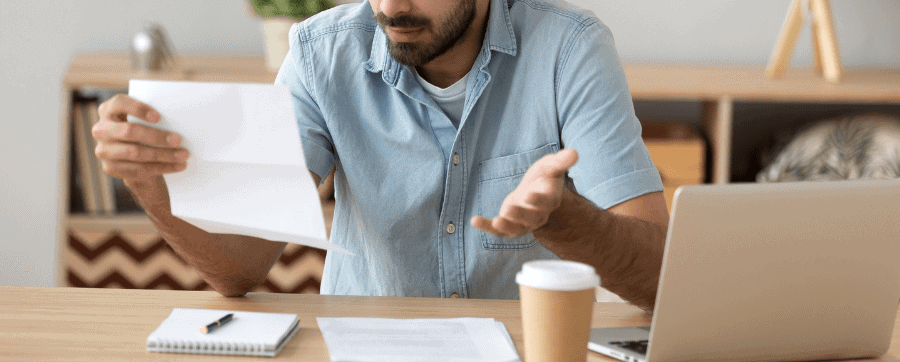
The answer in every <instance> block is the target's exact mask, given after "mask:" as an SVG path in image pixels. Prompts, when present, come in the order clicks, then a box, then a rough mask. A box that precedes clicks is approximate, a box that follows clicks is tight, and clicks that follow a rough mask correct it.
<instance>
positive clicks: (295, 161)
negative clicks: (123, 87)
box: [128, 80, 350, 254]
mask: <svg viewBox="0 0 900 362" xmlns="http://www.w3.org/2000/svg"><path fill="white" fill-rule="evenodd" d="M128 92H129V93H128V94H129V95H130V96H131V97H132V98H135V99H137V100H139V101H142V102H144V103H146V104H148V105H150V106H151V107H153V108H154V109H156V111H158V112H159V114H160V116H161V120H160V122H159V123H156V124H149V123H146V122H142V121H141V120H139V119H136V118H133V117H129V121H131V122H140V123H143V124H146V125H148V126H150V127H155V128H159V129H164V130H167V131H170V132H175V133H177V134H179V135H181V137H182V139H183V141H182V146H183V147H184V148H186V149H187V150H188V151H189V152H190V153H191V158H190V159H188V166H187V169H186V170H184V171H183V172H177V173H172V174H167V175H165V179H166V184H167V185H168V187H169V197H170V201H171V205H172V214H173V215H175V216H178V217H180V218H182V219H184V220H186V221H188V222H190V223H192V224H194V225H196V226H197V227H199V228H201V229H203V230H206V231H208V232H211V233H226V234H239V235H250V236H256V237H260V238H264V239H269V240H273V241H285V242H290V243H296V244H303V245H308V246H312V247H315V248H320V249H328V250H335V251H339V252H343V253H348V252H347V251H346V250H344V249H342V248H340V247H338V246H336V245H334V244H332V243H330V242H329V241H328V239H327V237H326V234H325V222H324V219H323V216H322V209H321V205H320V203H319V194H318V192H317V191H316V185H315V183H314V182H313V180H312V177H311V176H310V174H309V171H308V170H307V168H306V162H305V160H304V157H303V148H302V147H301V145H300V131H299V129H298V126H297V120H296V119H295V118H294V106H293V103H292V102H291V95H290V91H289V90H288V88H287V86H285V85H281V84H236V83H194V82H167V81H150V80H132V81H131V82H130V83H129V85H128ZM348 254H350V253H348Z"/></svg>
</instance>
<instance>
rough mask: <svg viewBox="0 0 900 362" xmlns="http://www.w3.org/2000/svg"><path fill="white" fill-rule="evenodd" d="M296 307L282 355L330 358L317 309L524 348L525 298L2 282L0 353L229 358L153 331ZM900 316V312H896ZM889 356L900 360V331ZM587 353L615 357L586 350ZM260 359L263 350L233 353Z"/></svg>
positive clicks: (600, 309)
mask: <svg viewBox="0 0 900 362" xmlns="http://www.w3.org/2000/svg"><path fill="white" fill-rule="evenodd" d="M175 307H182V308H210V309H233V310H244V311H258V312H277V313H296V314H298V315H299V316H300V331H299V332H297V335H295V336H294V338H293V339H291V341H290V342H289V343H288V344H287V346H285V348H284V350H282V351H281V353H280V354H279V355H278V356H277V357H276V359H283V360H294V361H297V360H302V361H329V360H330V359H329V357H328V351H327V348H326V346H325V341H324V340H323V339H322V334H321V333H320V332H319V328H318V325H317V324H316V317H383V318H455V317H481V318H494V319H496V320H498V321H501V322H503V323H504V324H505V325H506V328H507V329H508V330H509V333H510V335H511V337H512V339H513V342H514V343H515V345H516V349H517V350H518V351H519V355H520V356H522V355H524V353H523V349H522V348H523V344H522V323H521V316H520V314H519V313H520V312H519V302H518V301H514V300H513V301H510V300H478V299H469V300H466V299H431V298H394V297H350V296H323V295H311V294H270V293H249V294H247V296H245V297H240V298H226V297H223V296H221V295H219V294H218V293H215V292H185V291H160V290H121V289H86V288H31V287H9V286H0V360H2V361H39V360H57V361H91V362H95V361H106V360H128V361H132V360H165V361H174V360H223V359H222V357H221V356H209V355H187V354H185V355H183V354H171V353H150V352H146V340H147V336H148V335H149V334H150V332H152V331H153V330H154V329H156V327H157V326H159V324H160V323H161V322H162V321H163V319H165V318H166V317H167V316H168V315H169V313H170V312H171V311H172V308H175ZM898 321H900V319H898ZM649 323H650V315H649V314H646V313H644V312H642V311H640V310H639V309H637V308H634V307H632V306H629V305H625V304H620V303H596V304H595V305H594V318H593V323H592V326H593V327H614V326H629V325H642V324H649ZM898 330H900V328H897V326H896V323H895V328H894V335H893V340H892V341H893V343H892V344H891V349H890V351H889V352H888V354H887V355H885V356H884V357H882V359H881V360H883V361H900V346H898V345H900V343H898V340H900V334H898V332H900V331H898ZM585 353H587V356H588V361H613V360H612V359H609V358H606V357H604V356H601V355H599V354H597V353H594V352H590V351H587V349H585ZM227 360H228V361H245V360H246V361H256V362H259V361H261V359H259V358H258V357H239V356H234V357H231V356H230V357H228V358H227Z"/></svg>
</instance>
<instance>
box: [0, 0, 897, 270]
mask: <svg viewBox="0 0 900 362" xmlns="http://www.w3.org/2000/svg"><path fill="white" fill-rule="evenodd" d="M0 1H2V4H0V46H2V49H0V111H2V113H0V122H2V124H3V125H4V126H5V127H4V128H3V129H2V130H0V285H32V286H51V285H55V284H56V281H55V276H56V271H55V267H56V260H55V255H56V245H55V242H56V230H55V228H56V224H55V222H56V205H57V201H58V200H56V193H57V191H56V190H57V180H58V179H59V177H58V174H57V173H58V166H59V164H58V162H59V160H57V155H58V144H57V139H58V132H59V124H58V122H59V121H58V120H59V113H60V107H59V100H60V87H59V83H60V80H61V78H62V75H63V73H64V71H65V67H66V65H67V63H68V60H69V58H70V57H71V56H72V54H73V53H75V52H76V51H120V52H124V51H127V49H128V47H127V44H128V40H129V39H130V38H131V36H132V35H133V34H134V33H135V32H137V31H138V30H140V29H141V27H142V25H143V24H145V23H146V22H151V21H152V22H156V23H159V24H161V25H162V26H163V27H164V28H165V29H166V31H167V32H168V34H169V37H170V38H171V39H172V41H173V43H174V47H175V50H176V51H177V52H225V53H254V54H262V52H263V41H262V31H261V30H260V28H259V24H258V21H257V20H256V19H254V18H253V17H251V16H249V15H248V13H247V11H246V6H247V5H246V2H245V0H181V1H176V0H154V1H140V2H139V1H125V0H78V1H62V0H55V1H41V2H33V1H11V0H10V1H8V0H0ZM573 2H574V3H576V4H578V5H581V6H584V7H587V8H590V9H592V10H593V11H594V12H595V13H596V14H597V15H598V16H599V17H600V18H601V19H602V20H603V21H604V22H605V23H606V24H607V25H609V26H610V28H611V29H612V30H613V32H614V34H615V36H616V43H617V46H618V49H619V52H620V54H621V56H622V58H623V60H625V61H627V62H666V63H673V62H679V63H700V64H752V65H760V66H761V65H763V64H765V62H766V61H767V60H768V56H769V54H770V52H771V48H772V46H773V44H774V41H775V37H776V35H777V33H778V31H779V29H780V28H781V23H782V20H783V16H784V13H785V12H786V10H787V4H788V1H787V0H754V1H746V0H745V1H737V0H731V1H723V0H690V1H663V0H643V1H634V0H573ZM833 3H834V8H835V9H834V10H835V16H836V18H837V28H838V34H839V36H840V39H841V43H840V46H841V50H842V52H843V56H844V62H845V65H847V66H849V67H852V66H870V65H879V66H891V67H900V22H896V21H894V19H897V18H898V17H900V2H898V1H895V0H866V1H864V2H862V1H851V0H835V1H834V2H833ZM863 4H864V5H865V6H863ZM802 36H803V38H802V39H801V41H800V42H799V43H798V53H797V61H798V62H802V63H804V64H806V63H809V53H810V52H809V40H808V38H809V37H808V33H806V34H804V35H802Z"/></svg>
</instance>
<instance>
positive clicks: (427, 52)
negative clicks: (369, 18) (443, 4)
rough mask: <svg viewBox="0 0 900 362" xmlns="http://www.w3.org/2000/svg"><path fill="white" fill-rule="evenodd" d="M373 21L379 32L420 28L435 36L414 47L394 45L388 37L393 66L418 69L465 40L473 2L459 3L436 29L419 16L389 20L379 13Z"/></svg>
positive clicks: (461, 0) (470, 22)
mask: <svg viewBox="0 0 900 362" xmlns="http://www.w3.org/2000/svg"><path fill="white" fill-rule="evenodd" d="M375 21H377V22H378V25H379V26H381V29H382V30H385V28H387V27H397V28H423V31H425V30H427V32H430V33H432V34H435V36H434V38H432V39H429V40H426V41H424V42H415V43H398V42H395V41H393V40H392V39H391V38H390V37H388V50H389V51H390V53H391V57H393V58H394V60H396V61H397V63H400V64H403V65H406V66H410V67H418V66H421V65H424V64H428V63H429V62H431V61H432V60H434V59H435V58H437V57H439V56H441V55H443V54H444V53H446V52H447V51H449V50H450V49H452V48H453V47H454V46H456V44H458V43H459V42H460V40H462V39H463V38H465V37H466V35H467V34H468V33H469V31H470V28H471V27H472V23H473V22H474V21H475V0H460V1H459V5H458V6H457V7H456V8H454V9H453V11H452V12H451V13H450V14H449V15H447V17H446V18H445V19H444V21H443V22H441V24H438V25H437V26H436V25H435V24H434V22H432V21H431V19H428V18H425V17H422V16H416V15H402V16H397V17H393V18H392V17H388V16H385V15H384V14H383V13H380V12H379V13H376V14H375ZM385 33H387V31H385Z"/></svg>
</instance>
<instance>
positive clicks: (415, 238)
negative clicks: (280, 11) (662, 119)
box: [276, 0, 662, 299]
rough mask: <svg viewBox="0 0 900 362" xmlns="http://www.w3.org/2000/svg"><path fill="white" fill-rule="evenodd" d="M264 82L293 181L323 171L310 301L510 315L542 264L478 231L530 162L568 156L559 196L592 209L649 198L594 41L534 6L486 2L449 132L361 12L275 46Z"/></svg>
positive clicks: (624, 109)
mask: <svg viewBox="0 0 900 362" xmlns="http://www.w3.org/2000/svg"><path fill="white" fill-rule="evenodd" d="M290 43H291V51H290V54H289V55H288V57H287V58H286V59H285V62H284V64H283V65H282V68H281V70H280V72H279V74H278V78H277V80H276V82H279V83H284V84H287V85H288V86H289V87H290V89H291V92H292V94H293V97H294V105H295V107H296V115H297V122H298V123H299V125H300V134H301V137H302V142H303V151H304V153H305V156H306V162H307V165H308V167H309V169H310V170H311V171H312V172H314V173H316V174H317V175H319V176H320V177H322V178H323V179H324V178H325V176H326V175H328V173H329V171H331V169H332V167H333V166H334V167H336V171H335V178H334V180H335V199H336V207H335V215H334V221H333V225H332V232H331V238H332V241H333V242H334V243H335V244H337V245H340V246H341V247H343V248H345V249H347V250H350V251H352V252H354V253H355V254H356V256H347V255H343V254H338V253H331V252H329V253H328V256H327V257H326V260H325V270H324V275H323V277H322V286H321V292H322V293H323V294H350V295H377V296H420V297H449V296H451V295H453V294H454V293H456V294H458V295H459V296H460V297H463V298H497V299H517V298H518V297H519V290H518V285H517V284H516V282H515V274H516V272H517V271H518V270H520V269H521V267H522V263H524V262H526V261H529V260H534V259H557V258H558V257H557V256H556V255H555V254H553V253H552V252H550V251H549V250H547V249H546V248H544V247H543V246H542V245H540V244H539V243H538V242H537V241H536V240H535V238H534V236H532V235H531V234H527V235H525V236H522V237H518V238H503V237H497V236H493V235H490V234H487V233H484V232H482V231H480V230H478V229H476V228H474V227H472V226H470V224H469V223H468V220H469V219H470V218H472V216H475V215H482V216H485V217H489V218H490V217H494V216H496V215H497V212H498V211H499V209H500V204H501V203H502V202H503V199H504V198H505V197H506V195H508V194H509V193H510V192H511V191H512V190H513V189H514V188H515V187H516V186H517V185H518V184H519V181H520V180H521V179H522V175H523V174H524V173H525V171H526V170H527V169H528V168H529V166H531V164H532V163H534V162H535V161H537V160H538V159H539V158H540V157H541V156H544V155H546V154H549V153H552V152H557V151H559V150H560V149H561V148H574V149H575V150H577V151H578V153H579V156H580V159H579V161H578V163H577V164H576V165H575V166H574V167H573V168H572V169H571V170H570V171H569V177H570V178H571V182H570V188H572V189H573V190H575V191H576V192H578V193H579V194H580V195H581V196H583V197H585V198H586V199H588V200H590V201H591V202H593V203H594V204H596V205H597V206H599V207H601V208H608V207H610V206H613V205H616V204H618V203H620V202H623V201H626V200H628V199H631V198H634V197H636V196H640V195H643V194H646V193H649V192H654V191H660V190H662V182H661V181H660V177H659V173H658V172H657V170H656V168H655V167H654V166H653V164H652V162H651V161H650V156H649V153H648V152H647V148H646V147H645V146H644V144H643V142H642V140H641V126H640V123H639V122H638V120H637V118H636V117H635V115H634V109H633V104H632V101H631V95H630V94H629V91H628V85H627V83H626V79H625V74H624V72H623V69H622V66H621V64H620V62H619V60H618V56H617V54H616V51H615V48H614V45H613V38H612V35H611V34H610V31H609V29H608V28H607V27H606V26H604V25H603V24H602V23H601V22H600V21H599V20H598V19H597V18H596V17H595V16H594V15H593V14H591V13H590V12H587V11H584V10H581V9H578V8H575V7H572V6H570V5H568V4H565V3H562V2H557V1H550V0H509V1H507V0H494V1H492V3H491V9H490V19H489V22H488V28H487V32H486V35H485V39H484V44H483V46H482V49H481V52H480V54H479V55H478V57H477V59H476V60H475V63H474V65H473V67H472V70H471V71H470V73H469V81H468V84H467V86H466V98H465V106H464V110H463V115H462V121H461V124H460V127H459V129H458V130H457V128H455V127H454V126H453V124H452V123H451V122H450V119H448V118H447V116H446V115H445V114H444V112H443V111H441V109H440V108H439V107H438V106H437V105H436V104H435V102H434V101H432V99H431V98H429V96H428V95H426V93H425V92H424V91H423V90H422V88H421V86H420V85H419V83H418V82H417V81H416V78H415V75H414V74H413V73H412V72H411V71H410V69H409V68H408V67H406V66H402V65H400V64H399V63H397V62H395V61H394V60H393V58H391V56H390V54H389V52H388V50H387V42H386V37H385V34H384V32H383V31H382V30H381V28H380V27H379V26H378V25H377V24H376V22H375V20H374V17H373V14H372V8H371V7H370V5H369V4H368V3H367V2H364V3H362V4H352V5H345V6H340V7H337V8H335V9H332V10H329V11H326V12H323V13H320V14H319V15H317V16H315V17H313V18H310V19H308V20H306V21H304V22H302V23H300V24H297V25H294V27H293V28H292V29H291V32H290Z"/></svg>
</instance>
